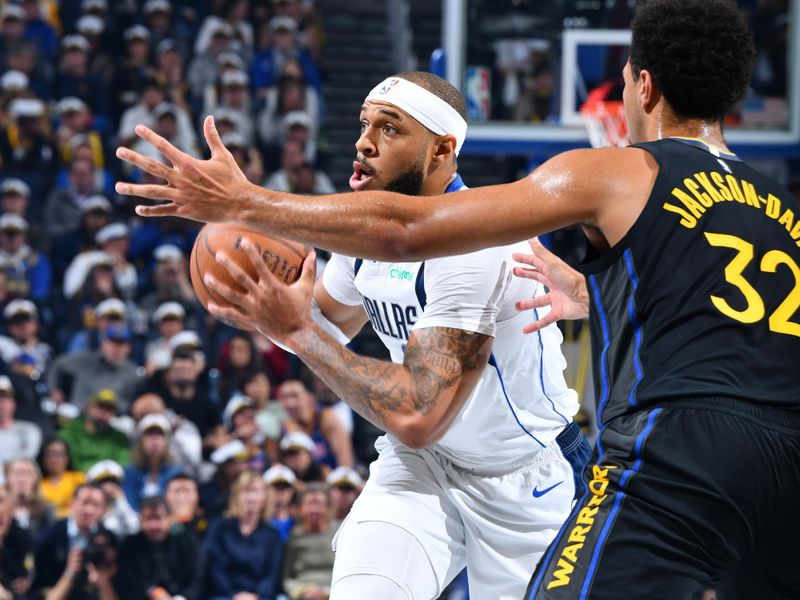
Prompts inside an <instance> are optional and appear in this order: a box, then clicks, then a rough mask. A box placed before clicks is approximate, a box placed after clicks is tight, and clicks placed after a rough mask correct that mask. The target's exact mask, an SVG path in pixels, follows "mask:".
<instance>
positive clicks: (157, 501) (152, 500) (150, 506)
mask: <svg viewBox="0 0 800 600" xmlns="http://www.w3.org/2000/svg"><path fill="white" fill-rule="evenodd" d="M162 508H163V509H164V511H165V512H166V513H167V514H171V511H170V510H169V506H168V505H167V502H166V500H164V497H163V496H145V497H144V498H142V499H141V501H140V502H139V514H141V513H143V512H144V511H145V510H160V509H162Z"/></svg>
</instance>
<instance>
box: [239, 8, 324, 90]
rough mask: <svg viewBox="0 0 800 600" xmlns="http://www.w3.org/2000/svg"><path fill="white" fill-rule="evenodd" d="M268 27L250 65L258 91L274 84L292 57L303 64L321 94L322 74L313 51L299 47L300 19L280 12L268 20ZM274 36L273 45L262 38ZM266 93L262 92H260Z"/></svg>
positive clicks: (312, 83) (308, 80)
mask: <svg viewBox="0 0 800 600" xmlns="http://www.w3.org/2000/svg"><path fill="white" fill-rule="evenodd" d="M267 27H268V29H266V30H265V31H263V32H262V33H261V35H260V36H259V41H260V42H261V43H260V48H259V50H258V51H257V52H256V53H255V55H254V56H253V60H252V62H251V65H250V79H251V81H252V85H253V88H254V89H255V90H256V93H257V94H258V93H259V90H262V88H269V87H271V86H273V85H275V83H276V81H277V80H278V76H279V73H280V72H281V67H282V66H283V64H284V63H285V62H287V61H289V60H296V61H297V62H299V63H300V66H301V67H302V70H303V75H304V76H305V80H306V81H307V82H308V84H309V85H311V86H312V87H313V88H314V89H315V90H316V91H317V92H318V93H321V92H322V76H321V75H320V72H319V68H318V67H317V65H316V63H315V62H314V59H313V58H312V57H311V54H310V53H309V52H308V51H307V50H305V49H302V48H300V46H299V44H298V40H297V21H295V20H294V19H293V18H292V17H289V16H287V15H278V16H276V17H273V18H272V20H270V21H269V24H268V26H267ZM270 37H271V38H272V44H271V45H270V44H269V43H268V42H267V43H265V42H264V41H262V40H269V39H270ZM263 93H264V92H263V91H261V92H260V94H263Z"/></svg>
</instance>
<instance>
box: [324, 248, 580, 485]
mask: <svg viewBox="0 0 800 600" xmlns="http://www.w3.org/2000/svg"><path fill="white" fill-rule="evenodd" d="M513 252H523V253H529V252H530V247H529V246H528V244H527V243H519V244H515V245H511V246H504V247H500V248H490V249H486V250H481V251H479V252H474V253H472V254H465V255H461V256H452V257H446V258H437V259H433V260H427V261H424V262H414V263H384V262H375V261H368V260H364V261H361V260H359V259H354V258H350V257H346V256H341V255H333V257H332V258H331V260H330V262H329V263H328V264H327V266H326V268H325V271H324V273H323V275H322V277H323V284H324V286H325V289H326V290H327V291H328V293H329V294H330V295H331V296H332V297H333V298H334V299H335V300H336V301H338V302H340V303H342V304H346V305H350V306H356V305H359V304H360V305H363V307H364V309H365V310H366V313H367V316H368V317H369V320H370V323H371V324H372V327H373V329H374V330H375V332H376V333H377V334H378V336H380V338H381V340H382V341H383V343H384V345H385V346H386V348H387V349H388V350H389V352H390V354H391V358H392V360H393V361H394V362H396V363H402V362H403V353H404V351H405V348H406V344H407V343H408V339H409V337H410V336H411V333H412V332H413V331H414V330H416V329H421V328H425V327H453V328H457V329H463V330H465V331H475V332H478V333H481V334H484V335H488V336H492V337H493V338H494V343H493V346H492V353H491V358H490V359H489V363H488V364H487V365H486V367H485V368H484V371H483V374H482V376H481V378H480V380H479V381H478V383H477V385H476V386H475V390H474V391H473V392H472V394H471V395H470V397H469V398H468V399H467V401H466V402H465V404H464V406H463V407H462V409H461V411H460V413H459V414H458V416H457V417H456V418H455V420H454V421H453V423H452V425H451V426H450V428H449V429H448V431H447V433H445V435H444V436H443V437H442V438H441V439H440V440H439V442H438V443H437V444H436V445H435V446H433V447H432V448H433V449H434V450H436V451H438V452H440V453H441V454H442V455H444V456H445V457H446V458H447V459H448V460H450V461H452V462H453V463H455V464H456V465H459V466H461V467H464V468H467V469H472V470H475V471H498V472H499V471H503V470H506V469H513V468H515V467H517V466H521V465H523V464H526V463H527V462H530V460H531V458H532V456H533V455H535V454H536V453H537V452H538V451H539V450H541V449H542V448H544V447H546V446H548V445H549V444H550V443H551V442H553V440H554V439H555V437H556V436H557V435H558V433H559V432H560V431H561V430H562V429H563V428H564V427H565V426H566V425H567V424H568V423H570V421H571V418H572V416H573V415H574V414H575V413H576V412H577V411H578V398H577V394H576V393H575V392H574V391H573V390H571V389H569V388H568V387H567V385H566V382H565V381H564V376H563V370H564V368H565V366H566V360H565V359H564V357H563V355H562V354H561V348H560V346H561V341H562V337H561V332H560V331H559V330H558V328H557V327H556V326H555V325H551V326H549V327H547V328H545V329H543V330H542V331H539V332H538V333H536V334H532V335H525V334H523V333H522V327H523V326H524V325H525V324H527V323H529V322H530V321H531V320H532V315H531V314H530V313H520V312H518V311H517V310H516V309H515V308H514V303H515V302H516V301H517V300H521V299H524V298H530V297H532V296H534V295H536V294H542V293H543V290H542V286H540V285H539V284H538V283H536V282H534V281H531V280H528V279H521V278H517V277H514V276H513V275H512V272H511V270H512V267H513V264H514V261H513V260H512V258H511V254H512V253H513ZM545 310H546V309H545ZM543 312H544V311H543V310H540V311H539V316H542V314H543ZM389 439H390V440H392V439H393V438H392V436H389Z"/></svg>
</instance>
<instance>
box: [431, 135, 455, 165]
mask: <svg viewBox="0 0 800 600" xmlns="http://www.w3.org/2000/svg"><path fill="white" fill-rule="evenodd" d="M455 154H456V136H454V135H451V134H446V135H440V136H438V137H437V138H436V143H435V146H434V148H433V160H435V161H441V162H446V161H449V160H452V158H453V157H454V156H455Z"/></svg>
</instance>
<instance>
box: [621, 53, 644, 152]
mask: <svg viewBox="0 0 800 600" xmlns="http://www.w3.org/2000/svg"><path fill="white" fill-rule="evenodd" d="M622 78H623V79H624V80H625V89H623V91H622V100H623V102H624V103H625V118H626V119H627V121H628V135H629V136H630V139H631V142H632V143H634V144H636V143H638V142H642V141H644V139H645V138H644V125H643V119H642V116H643V115H642V108H641V106H640V104H639V93H638V92H639V86H638V84H637V82H636V81H634V79H633V70H632V69H631V61H630V60H628V62H626V63H625V68H624V69H622Z"/></svg>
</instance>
